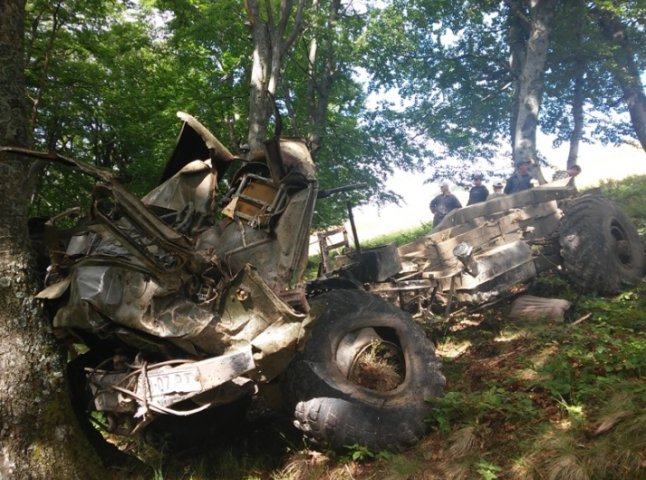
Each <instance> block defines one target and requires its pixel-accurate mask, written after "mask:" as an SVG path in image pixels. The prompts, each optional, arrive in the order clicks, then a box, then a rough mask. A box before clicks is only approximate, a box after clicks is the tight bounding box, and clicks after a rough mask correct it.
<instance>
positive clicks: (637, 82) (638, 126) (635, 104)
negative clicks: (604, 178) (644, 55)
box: [593, 10, 646, 151]
mask: <svg viewBox="0 0 646 480" xmlns="http://www.w3.org/2000/svg"><path fill="white" fill-rule="evenodd" d="M593 12H594V13H595V15H596V16H597V20H598V22H599V26H600V27H601V31H602V32H603V35H604V36H605V37H606V39H607V40H608V41H609V42H610V44H611V45H614V46H615V48H614V49H613V50H612V56H613V60H614V62H613V64H612V65H611V70H612V73H613V76H614V78H615V81H616V82H617V84H618V85H619V87H620V88H621V91H622V92H623V95H624V97H623V99H624V102H626V106H627V107H628V112H629V113H630V121H631V123H632V125H633V129H634V130H635V135H636V136H637V140H639V143H641V146H642V148H643V149H644V151H646V95H644V87H643V85H642V83H641V79H640V75H639V74H640V71H639V67H638V66H637V64H636V62H635V58H634V55H633V51H632V48H631V46H630V40H629V34H628V30H627V29H626V28H625V27H624V25H622V23H621V22H620V21H619V19H618V18H617V17H616V16H615V15H614V14H613V13H612V12H610V11H608V10H594V11H593Z"/></svg>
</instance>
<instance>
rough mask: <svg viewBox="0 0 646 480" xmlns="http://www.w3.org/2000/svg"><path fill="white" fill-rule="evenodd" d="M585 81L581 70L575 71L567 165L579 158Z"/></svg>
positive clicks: (574, 162)
mask: <svg viewBox="0 0 646 480" xmlns="http://www.w3.org/2000/svg"><path fill="white" fill-rule="evenodd" d="M584 83H585V79H584V72H583V70H579V71H577V77H576V78H575V79H574V97H573V99H572V117H573V120H574V126H573V127H572V135H571V136H570V150H569V152H568V156H567V167H568V168H570V167H571V166H572V165H575V164H576V163H577V161H578V158H579V145H580V144H581V139H582V138H583V99H584V98H583V84H584Z"/></svg>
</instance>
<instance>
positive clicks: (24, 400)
mask: <svg viewBox="0 0 646 480" xmlns="http://www.w3.org/2000/svg"><path fill="white" fill-rule="evenodd" d="M24 14H25V0H3V1H2V2H0V57H1V62H0V144H3V145H15V146H26V145H28V143H29V133H28V132H29V130H28V116H27V109H26V102H25V79H24V59H23V38H24ZM0 155H1V154H0ZM33 165H34V163H33V162H29V161H26V160H24V159H17V158H0V445H1V446H2V447H1V449H0V478H3V479H5V478H6V479H13V478H15V479H21V480H22V479H52V478H56V479H68V478H69V479H78V478H98V479H100V478H103V477H104V473H103V471H102V470H103V468H102V466H101V465H100V463H99V461H98V458H97V457H96V455H95V454H94V452H93V451H92V450H91V449H90V448H89V445H88V444H87V443H86V442H85V437H84V436H83V435H82V434H81V433H80V431H79V429H78V424H77V422H76V420H75V417H74V413H73V411H72V409H71V405H70V401H69V396H68V394H67V389H66V382H65V376H64V374H63V371H64V362H63V360H62V358H61V355H60V352H59V351H58V349H57V347H56V345H55V344H54V342H53V338H52V335H51V329H50V327H49V323H48V322H47V321H45V319H44V315H43V312H42V308H41V306H40V305H39V304H38V303H37V301H36V300H35V299H34V292H36V291H37V288H38V282H37V280H36V274H35V270H34V268H33V264H34V261H33V256H32V255H31V252H30V251H29V236H28V232H27V217H28V213H29V212H28V210H29V199H30V196H31V193H32V192H33V190H34V183H35V177H36V175H33V174H32V172H31V171H30V168H31V167H32V166H33Z"/></svg>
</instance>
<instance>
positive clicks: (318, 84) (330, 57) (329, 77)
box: [307, 0, 341, 151]
mask: <svg viewBox="0 0 646 480" xmlns="http://www.w3.org/2000/svg"><path fill="white" fill-rule="evenodd" d="M316 4H318V2H315V5H316ZM340 10H341V0H331V1H330V4H329V7H328V12H327V19H326V23H325V27H326V30H327V32H328V35H329V36H330V37H328V39H327V41H322V40H321V39H319V38H317V37H316V36H314V37H313V38H312V39H311V41H310V46H309V51H308V82H309V84H308V89H307V93H308V100H309V103H310V107H311V108H310V115H311V120H310V124H311V129H312V130H311V133H310V135H309V138H308V142H309V144H310V145H311V147H312V149H313V150H314V151H315V150H316V149H317V148H318V147H320V145H321V143H322V141H323V137H324V135H325V128H326V124H327V119H328V106H329V103H330V92H331V90H332V86H333V84H334V74H335V71H336V61H335V48H336V47H335V44H334V39H333V38H332V37H333V36H334V32H335V31H336V28H337V21H338V18H339V12H340Z"/></svg>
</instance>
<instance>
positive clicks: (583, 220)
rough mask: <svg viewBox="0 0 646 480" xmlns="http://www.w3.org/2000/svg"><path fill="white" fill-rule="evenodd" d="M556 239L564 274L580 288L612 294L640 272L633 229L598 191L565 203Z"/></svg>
mask: <svg viewBox="0 0 646 480" xmlns="http://www.w3.org/2000/svg"><path fill="white" fill-rule="evenodd" d="M559 242H560V244H561V257H562V258H563V268H564V270H565V273H566V275H567V276H568V278H569V279H570V281H572V283H574V285H575V286H577V287H579V288H582V289H584V290H588V291H594V292H597V293H600V294H602V295H613V294H615V293H617V292H619V291H621V290H622V289H623V288H625V287H626V286H627V285H634V284H635V283H637V282H638V281H639V280H640V279H641V278H642V277H643V275H644V265H645V262H644V246H643V245H642V243H641V241H640V239H639V235H638V233H637V229H636V228H635V226H634V225H633V223H632V222H631V220H630V219H629V218H628V216H627V215H626V214H625V213H624V212H623V211H622V210H621V209H620V208H619V207H618V206H616V205H615V204H614V203H612V202H610V201H609V200H608V199H606V198H605V197H603V196H601V195H598V194H588V195H582V196H581V197H578V198H576V199H575V200H573V201H572V202H571V203H570V204H569V205H568V206H567V207H565V209H564V216H563V219H562V220H561V225H560V230H559Z"/></svg>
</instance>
